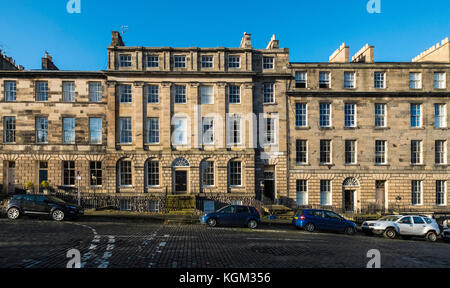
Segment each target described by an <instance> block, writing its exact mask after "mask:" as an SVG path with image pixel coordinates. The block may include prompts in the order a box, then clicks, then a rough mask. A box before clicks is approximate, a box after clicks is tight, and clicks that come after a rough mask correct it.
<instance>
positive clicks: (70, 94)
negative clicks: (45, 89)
mask: <svg viewBox="0 0 450 288" xmlns="http://www.w3.org/2000/svg"><path fill="white" fill-rule="evenodd" d="M63 102H75V82H63Z"/></svg>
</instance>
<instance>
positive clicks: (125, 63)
mask: <svg viewBox="0 0 450 288" xmlns="http://www.w3.org/2000/svg"><path fill="white" fill-rule="evenodd" d="M119 58H120V61H119V64H120V67H131V55H127V54H122V55H120V56H119Z"/></svg>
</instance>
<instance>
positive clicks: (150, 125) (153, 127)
mask: <svg viewBox="0 0 450 288" xmlns="http://www.w3.org/2000/svg"><path fill="white" fill-rule="evenodd" d="M153 121H155V122H153ZM155 123H156V124H155ZM151 133H155V135H154V136H153V137H154V140H152V141H151V137H150V136H151ZM146 138H147V139H146V140H147V141H146V143H147V144H152V145H154V144H159V141H160V125H159V118H158V117H147V137H146Z"/></svg>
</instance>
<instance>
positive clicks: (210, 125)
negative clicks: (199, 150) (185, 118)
mask: <svg viewBox="0 0 450 288" xmlns="http://www.w3.org/2000/svg"><path fill="white" fill-rule="evenodd" d="M202 131H203V134H202V136H203V145H212V144H214V118H213V117H204V118H203V130H202Z"/></svg>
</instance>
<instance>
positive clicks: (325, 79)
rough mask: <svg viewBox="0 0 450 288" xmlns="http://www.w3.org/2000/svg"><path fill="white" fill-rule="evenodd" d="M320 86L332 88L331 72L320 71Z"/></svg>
mask: <svg viewBox="0 0 450 288" xmlns="http://www.w3.org/2000/svg"><path fill="white" fill-rule="evenodd" d="M319 88H330V72H319Z"/></svg>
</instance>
